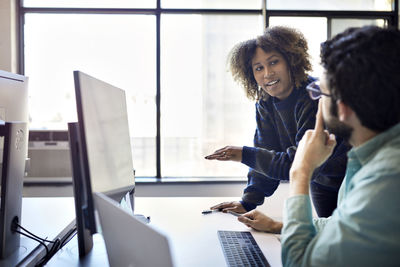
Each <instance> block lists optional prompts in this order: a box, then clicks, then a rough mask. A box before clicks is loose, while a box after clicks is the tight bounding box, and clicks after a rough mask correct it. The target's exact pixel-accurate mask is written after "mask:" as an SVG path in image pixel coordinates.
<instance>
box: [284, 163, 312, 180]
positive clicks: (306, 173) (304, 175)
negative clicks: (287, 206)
mask: <svg viewBox="0 0 400 267" xmlns="http://www.w3.org/2000/svg"><path fill="white" fill-rule="evenodd" d="M314 170H315V168H312V167H311V166H309V165H307V164H301V165H299V166H292V168H290V171H289V177H290V181H292V180H304V179H307V180H310V179H311V176H312V174H313V172H314Z"/></svg>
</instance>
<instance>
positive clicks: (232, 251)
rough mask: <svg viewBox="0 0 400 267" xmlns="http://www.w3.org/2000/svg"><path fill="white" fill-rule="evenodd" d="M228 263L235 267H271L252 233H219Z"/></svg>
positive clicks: (230, 266)
mask: <svg viewBox="0 0 400 267" xmlns="http://www.w3.org/2000/svg"><path fill="white" fill-rule="evenodd" d="M218 238H219V241H220V243H221V246H222V250H223V252H224V256H225V260H226V263H227V264H228V266H229V267H233V266H251V267H253V266H257V267H259V266H260V267H261V266H270V265H269V263H268V261H267V259H266V258H265V256H264V254H263V253H262V251H261V249H260V248H259V246H258V245H257V243H256V241H255V240H254V238H253V235H252V234H251V233H250V232H239V231H218Z"/></svg>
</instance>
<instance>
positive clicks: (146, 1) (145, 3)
mask: <svg viewBox="0 0 400 267" xmlns="http://www.w3.org/2000/svg"><path fill="white" fill-rule="evenodd" d="M23 5H24V7H54V8H57V7H69V8H74V7H75V8H155V7H156V0H128V1H127V0H23Z"/></svg>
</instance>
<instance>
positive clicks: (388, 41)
mask: <svg viewBox="0 0 400 267" xmlns="http://www.w3.org/2000/svg"><path fill="white" fill-rule="evenodd" d="M321 62H322V65H323V67H324V68H325V70H326V74H327V75H326V77H327V81H328V87H329V88H330V91H331V94H332V95H333V96H334V97H333V100H336V99H340V100H341V101H343V103H345V104H346V105H348V106H349V107H351V108H352V109H353V110H354V112H355V113H356V114H357V116H358V118H359V119H360V121H361V124H362V125H363V126H365V127H367V128H369V129H371V130H374V131H377V132H382V131H385V130H387V129H388V128H390V127H392V126H393V125H395V124H397V123H398V122H399V121H400V33H399V31H398V30H396V29H383V28H379V27H376V26H364V27H362V28H349V29H347V30H346V31H344V32H343V33H340V34H338V35H336V36H335V37H334V38H333V39H331V40H328V41H326V42H324V43H322V44H321Z"/></svg>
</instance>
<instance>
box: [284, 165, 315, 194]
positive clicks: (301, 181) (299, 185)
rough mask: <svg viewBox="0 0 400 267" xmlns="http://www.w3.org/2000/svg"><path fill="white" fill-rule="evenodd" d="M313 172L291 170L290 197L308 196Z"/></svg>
mask: <svg viewBox="0 0 400 267" xmlns="http://www.w3.org/2000/svg"><path fill="white" fill-rule="evenodd" d="M312 173H313V170H311V169H308V168H294V169H291V170H290V184H289V195H290V196H296V195H308V194H309V186H310V180H311V176H312Z"/></svg>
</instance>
